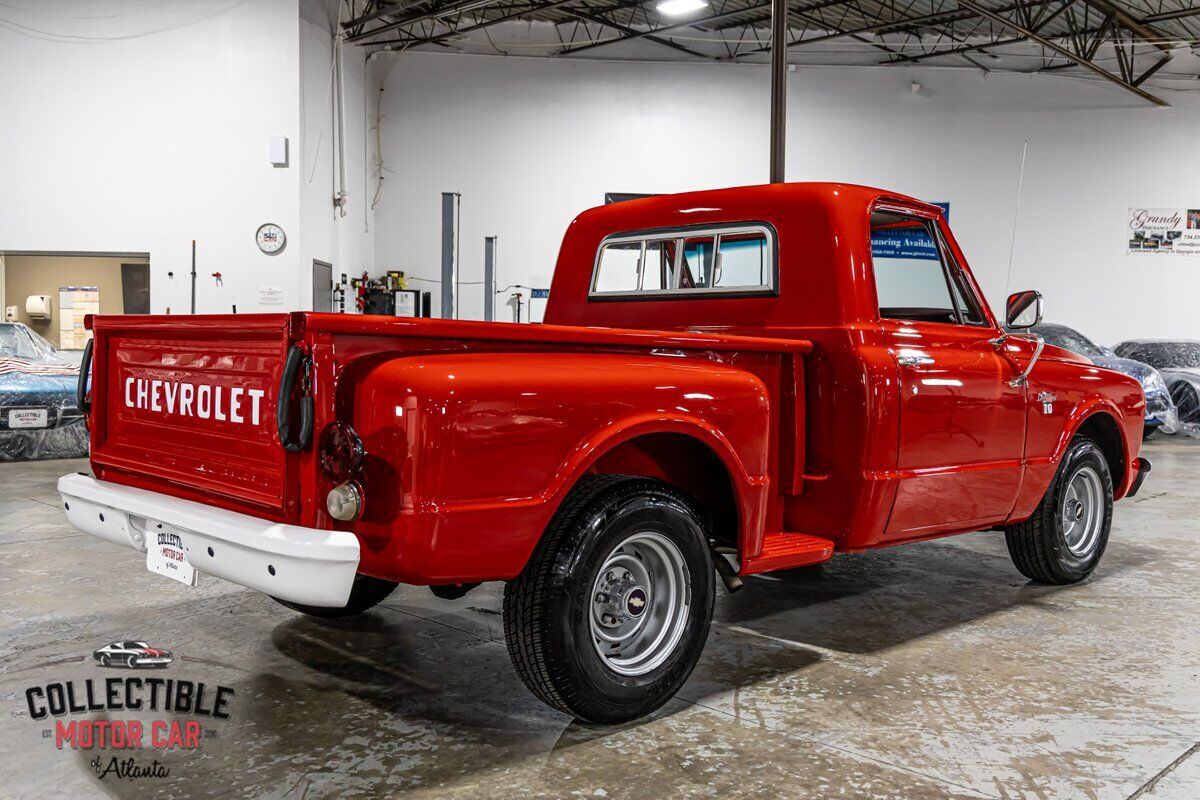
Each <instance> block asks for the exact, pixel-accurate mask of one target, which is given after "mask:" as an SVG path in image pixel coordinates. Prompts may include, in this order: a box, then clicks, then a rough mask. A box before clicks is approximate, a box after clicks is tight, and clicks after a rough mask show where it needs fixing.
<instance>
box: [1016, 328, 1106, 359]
mask: <svg viewBox="0 0 1200 800" xmlns="http://www.w3.org/2000/svg"><path fill="white" fill-rule="evenodd" d="M1033 330H1034V333H1040V334H1041V335H1042V338H1043V339H1045V340H1046V343H1047V344H1052V345H1054V346H1055V347H1061V348H1063V349H1065V350H1070V351H1071V352H1072V353H1078V354H1079V355H1081V356H1087V357H1088V358H1092V357H1101V356H1103V355H1105V353H1104V351H1103V350H1101V349H1100V348H1099V347H1098V346H1097V345H1096V343H1095V342H1093V341H1092V340H1091V339H1089V338H1087V337H1086V336H1084V335H1083V334H1082V333H1080V332H1079V331H1077V330H1075V329H1074V328H1068V327H1067V326H1066V325H1038V326H1037V327H1036V328H1034V329H1033Z"/></svg>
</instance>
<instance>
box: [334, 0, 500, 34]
mask: <svg viewBox="0 0 1200 800" xmlns="http://www.w3.org/2000/svg"><path fill="white" fill-rule="evenodd" d="M500 2H501V0H466V2H463V3H458V4H457V5H452V6H443V7H442V8H439V9H436V10H433V11H428V12H426V13H423V14H417V15H415V16H409V17H404V18H403V19H398V20H392V21H391V22H389V23H387V24H386V25H380V26H379V27H377V28H372V29H371V30H369V31H363V32H362V33H358V34H354V35H352V36H347V37H346V41H347V42H349V43H350V44H355V43H357V42H360V41H363V40H365V39H373V38H374V37H376V36H378V35H379V34H381V33H386V32H388V31H394V30H396V29H397V28H403V27H404V26H405V25H415V24H416V23H418V22H428V21H429V20H437V19H442V18H443V17H451V16H454V15H455V14H464V13H466V12H468V11H477V10H479V9H481V8H486V7H487V6H494V5H496V4H497V3H500Z"/></svg>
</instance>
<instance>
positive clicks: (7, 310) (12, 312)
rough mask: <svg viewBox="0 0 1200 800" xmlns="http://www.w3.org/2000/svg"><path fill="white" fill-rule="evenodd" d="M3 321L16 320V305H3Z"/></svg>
mask: <svg viewBox="0 0 1200 800" xmlns="http://www.w3.org/2000/svg"><path fill="white" fill-rule="evenodd" d="M4 321H5V322H16V321H17V307H16V306H5V307H4Z"/></svg>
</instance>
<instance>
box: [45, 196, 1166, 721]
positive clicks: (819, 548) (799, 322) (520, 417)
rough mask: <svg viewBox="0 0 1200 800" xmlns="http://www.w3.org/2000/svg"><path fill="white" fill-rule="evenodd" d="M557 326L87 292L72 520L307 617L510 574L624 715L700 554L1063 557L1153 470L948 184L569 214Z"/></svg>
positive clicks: (703, 561)
mask: <svg viewBox="0 0 1200 800" xmlns="http://www.w3.org/2000/svg"><path fill="white" fill-rule="evenodd" d="M1041 303H1042V301H1041V296H1040V295H1038V294H1037V293H1036V292H1021V293H1018V294H1015V295H1013V296H1012V297H1011V298H1009V302H1008V308H1007V317H1006V320H1004V321H1005V322H1006V323H1007V325H1008V326H1009V327H1010V328H1012V329H1018V330H1019V329H1021V328H1024V327H1029V326H1032V325H1034V324H1036V322H1037V321H1038V320H1039V319H1040V316H1041ZM546 323H547V324H545V325H538V326H530V325H514V324H506V323H483V322H460V321H451V320H425V319H400V318H381V317H363V316H347V315H334V314H313V313H293V314H264V315H250V316H246V315H242V316H190V317H187V316H149V317H146V316H138V317H134V316H111V317H110V316H99V317H95V318H93V319H91V320H90V323H89V324H90V325H91V326H92V330H93V331H94V339H93V345H94V346H93V347H92V352H91V353H90V354H89V357H88V359H86V360H85V369H84V370H83V374H81V376H80V395H81V396H80V398H79V400H80V406H81V408H83V409H85V411H86V414H87V420H88V424H89V426H90V430H91V435H92V439H91V467H92V471H93V475H91V476H85V475H82V474H72V475H67V476H64V477H63V478H62V479H61V480H60V481H59V484H58V486H59V491H60V493H61V495H62V499H63V505H64V508H65V509H66V514H67V516H68V518H69V519H70V521H71V523H72V524H73V525H75V526H76V527H78V528H79V529H80V530H83V531H86V532H88V533H90V534H93V535H95V536H98V537H100V538H102V539H106V540H109V541H111V542H115V543H118V544H121V545H124V546H127V547H132V548H134V549H136V550H140V551H145V552H146V559H147V566H148V567H149V568H150V569H152V570H154V571H156V572H160V573H163V574H165V575H168V576H170V577H173V578H175V579H177V580H180V581H182V582H184V583H194V581H195V579H196V578H195V576H196V572H197V571H199V572H202V573H207V574H208V575H213V576H217V577H220V578H225V579H227V580H230V581H233V582H235V583H238V584H241V585H243V586H248V587H251V588H254V589H257V590H259V591H262V592H265V593H267V594H269V595H271V596H272V597H274V598H276V599H277V600H279V601H281V602H282V603H284V604H285V605H288V606H290V607H291V608H294V609H297V610H300V611H303V612H305V613H309V614H315V615H322V616H340V615H347V614H355V613H360V612H362V611H364V610H366V609H367V608H369V607H371V606H372V605H374V604H376V603H379V602H380V601H381V600H383V599H384V598H386V597H387V595H388V593H389V592H391V591H392V590H393V589H394V588H395V587H396V586H397V584H399V583H407V584H416V585H428V586H430V587H431V588H432V589H433V590H434V593H435V594H437V595H439V596H441V597H450V598H452V597H457V596H461V595H462V594H463V593H464V592H466V591H467V590H469V589H470V588H472V587H473V586H475V585H477V584H479V583H480V582H483V581H505V582H506V588H505V592H504V625H505V634H506V638H507V644H508V649H509V653H510V654H511V656H512V660H513V663H514V665H515V667H516V669H517V671H518V672H519V674H520V676H521V677H522V679H523V680H524V681H525V683H526V684H527V685H528V687H529V688H530V690H531V691H532V692H533V693H534V694H536V695H537V696H538V697H539V698H541V699H542V700H544V701H545V702H547V703H549V704H550V705H552V706H554V707H556V708H559V709H561V710H562V711H564V712H566V713H568V714H571V715H574V716H577V717H580V718H583V719H586V720H590V721H594V722H616V721H621V720H628V719H632V718H635V717H638V716H640V715H643V714H646V713H648V712H649V711H651V710H653V709H655V708H657V707H658V706H660V705H661V704H662V703H664V702H665V701H666V700H667V699H668V698H669V697H670V696H671V695H672V694H673V693H674V692H675V691H676V690H677V689H678V688H679V687H680V686H681V685H682V683H683V682H684V681H685V680H686V679H687V677H688V675H689V674H690V672H691V670H692V668H693V666H694V665H695V664H696V661H697V659H698V658H699V656H700V652H701V650H702V648H703V646H704V642H705V639H706V637H707V635H708V630H709V624H710V621H711V618H712V613H713V602H714V594H715V587H716V585H717V584H718V583H719V582H721V581H723V582H724V583H725V585H726V586H727V587H728V588H729V589H730V590H732V589H735V588H737V587H738V586H739V585H740V578H741V576H745V575H751V574H755V573H763V572H769V571H773V570H783V569H789V568H793V567H799V566H802V565H809V564H816V563H819V562H822V561H825V560H827V559H829V558H831V557H832V556H833V555H834V554H835V553H852V552H856V551H861V550H867V549H871V548H876V547H886V546H890V545H895V544H902V543H906V542H915V541H920V540H923V539H930V538H933V537H938V536H946V535H949V534H954V533H962V532H966V531H975V530H984V529H999V530H1003V531H1004V534H1005V537H1006V540H1007V543H1008V548H1009V551H1010V552H1011V554H1012V557H1013V560H1014V562H1015V564H1016V567H1017V569H1018V570H1020V571H1021V572H1022V573H1023V574H1024V575H1026V576H1027V577H1029V578H1030V579H1032V580H1035V581H1040V582H1044V583H1053V584H1066V583H1073V582H1076V581H1080V580H1082V579H1084V578H1086V577H1087V576H1088V575H1089V574H1090V573H1091V572H1092V571H1093V570H1094V569H1095V568H1096V565H1097V563H1098V562H1099V560H1100V557H1101V555H1102V553H1103V552H1104V549H1105V545H1106V542H1107V539H1108V535H1109V528H1110V524H1111V520H1112V507H1113V501H1115V500H1119V499H1121V498H1122V497H1127V496H1129V495H1132V494H1133V493H1134V492H1136V491H1137V489H1138V487H1139V485H1140V484H1141V482H1142V480H1143V479H1144V477H1145V476H1146V474H1147V473H1148V471H1149V468H1150V465H1149V463H1148V462H1147V461H1146V460H1145V459H1142V458H1139V456H1138V450H1139V447H1140V442H1141V432H1142V420H1143V416H1144V414H1143V410H1144V409H1143V406H1144V403H1145V400H1144V397H1143V395H1142V390H1141V388H1140V387H1139V385H1138V383H1137V381H1136V380H1134V379H1133V378H1130V377H1126V376H1124V375H1120V374H1118V373H1115V372H1111V371H1108V370H1105V369H1101V368H1098V367H1096V366H1093V365H1092V364H1091V363H1090V362H1089V361H1087V360H1086V359H1083V358H1081V357H1079V356H1077V355H1074V354H1072V353H1070V352H1068V351H1066V350H1061V349H1058V348H1056V347H1052V346H1049V345H1044V344H1043V343H1042V342H1040V341H1038V340H1037V339H1036V337H1033V338H1030V337H1027V336H1023V335H1020V334H1019V333H1006V332H1005V331H1004V329H1003V328H1002V327H1001V326H1000V324H999V321H998V320H997V319H996V318H995V317H994V316H993V315H992V312H991V311H990V310H989V308H988V305H987V303H986V302H985V301H984V298H983V294H982V293H981V292H980V290H979V287H978V285H977V284H976V282H975V280H974V279H973V278H972V276H971V273H970V270H969V269H968V268H967V262H966V259H965V258H964V257H963V253H962V251H961V250H960V249H959V247H958V245H957V244H956V242H955V239H954V236H953V234H951V232H950V229H949V227H948V226H947V224H946V220H945V218H944V217H943V214H942V212H941V210H940V209H939V208H938V207H937V206H933V205H929V204H927V203H923V202H920V201H918V200H914V199H912V198H909V197H903V196H900V195H897V194H893V193H889V192H884V191H880V190H877V189H869V188H865V187H861V186H849V185H841V184H777V185H771V186H757V187H747V188H739V189H728V190H719V191H708V192H696V193H690V194H680V195H673V196H660V197H653V198H647V199H642V200H635V201H630V202H624V203H618V204H614V205H608V206H604V207H601V208H595V209H592V210H590V211H587V212H585V213H583V214H581V215H580V216H579V217H578V218H577V219H575V220H574V221H573V222H572V223H571V225H570V227H569V228H568V230H567V233H566V236H565V239H564V241H563V244H562V249H561V252H560V255H559V259H558V264H557V268H556V272H555V276H554V281H553V285H552V289H551V293H550V301H549V305H548V306H547V310H546ZM89 365H90V369H89V368H88V367H89ZM89 372H90V384H89ZM89 385H90V389H88V388H87V387H89Z"/></svg>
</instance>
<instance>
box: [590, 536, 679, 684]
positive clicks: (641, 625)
mask: <svg viewBox="0 0 1200 800" xmlns="http://www.w3.org/2000/svg"><path fill="white" fill-rule="evenodd" d="M690 608H691V580H690V576H689V574H688V567H687V562H686V561H685V560H684V557H683V553H681V552H680V550H679V548H678V547H677V546H676V545H675V543H674V542H672V541H671V540H670V539H668V538H667V537H666V536H663V535H662V534H660V533H655V532H651V531H645V532H639V533H635V534H633V535H632V536H630V537H629V538H627V539H625V540H624V541H623V542H621V543H620V544H619V545H617V546H616V547H615V548H613V550H612V552H610V553H609V554H608V557H607V558H606V559H605V560H604V563H603V564H602V565H601V567H600V571H599V573H598V574H597V575H596V580H595V582H594V583H593V586H592V609H591V615H590V617H589V623H590V626H591V633H592V643H593V645H594V646H595V648H596V653H597V654H598V655H599V656H600V658H601V660H602V661H603V662H604V664H605V666H607V667H608V668H609V669H611V670H612V671H613V672H616V673H617V674H619V675H631V676H632V675H644V674H646V673H647V672H650V671H651V670H653V669H655V668H656V667H658V665H659V664H661V663H662V662H663V661H665V660H666V658H667V656H669V655H670V654H671V652H672V651H674V649H675V647H676V646H677V645H678V644H679V639H680V637H681V636H682V635H683V631H684V628H686V627H687V622H688V616H689V614H690Z"/></svg>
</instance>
